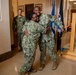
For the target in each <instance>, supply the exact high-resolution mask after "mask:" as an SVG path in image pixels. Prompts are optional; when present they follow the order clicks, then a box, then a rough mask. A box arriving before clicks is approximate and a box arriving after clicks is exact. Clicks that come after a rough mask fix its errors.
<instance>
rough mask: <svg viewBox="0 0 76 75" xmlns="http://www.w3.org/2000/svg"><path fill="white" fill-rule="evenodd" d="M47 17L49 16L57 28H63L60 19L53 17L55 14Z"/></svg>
mask: <svg viewBox="0 0 76 75" xmlns="http://www.w3.org/2000/svg"><path fill="white" fill-rule="evenodd" d="M49 17H50V21H51V22H53V23H54V24H55V26H56V27H57V28H59V29H63V25H62V22H61V21H59V20H58V19H57V18H55V16H49Z"/></svg>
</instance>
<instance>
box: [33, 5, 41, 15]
mask: <svg viewBox="0 0 76 75" xmlns="http://www.w3.org/2000/svg"><path fill="white" fill-rule="evenodd" d="M33 12H34V13H36V14H37V16H39V15H40V7H38V6H35V7H34V10H33Z"/></svg>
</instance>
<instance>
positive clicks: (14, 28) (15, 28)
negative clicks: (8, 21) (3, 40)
mask: <svg viewBox="0 0 76 75" xmlns="http://www.w3.org/2000/svg"><path fill="white" fill-rule="evenodd" d="M13 31H14V32H17V22H16V17H14V19H13Z"/></svg>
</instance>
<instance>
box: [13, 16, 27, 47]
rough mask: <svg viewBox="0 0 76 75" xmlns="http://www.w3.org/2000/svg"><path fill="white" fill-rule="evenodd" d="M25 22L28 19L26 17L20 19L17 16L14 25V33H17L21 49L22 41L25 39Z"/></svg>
mask: <svg viewBox="0 0 76 75" xmlns="http://www.w3.org/2000/svg"><path fill="white" fill-rule="evenodd" d="M25 21H26V19H25V17H24V16H20V17H19V16H16V17H15V18H14V21H13V25H14V28H13V29H14V32H17V35H18V43H19V46H20V47H21V39H22V37H23V33H22V28H23V25H24V23H25Z"/></svg>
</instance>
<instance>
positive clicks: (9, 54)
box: [0, 51, 13, 62]
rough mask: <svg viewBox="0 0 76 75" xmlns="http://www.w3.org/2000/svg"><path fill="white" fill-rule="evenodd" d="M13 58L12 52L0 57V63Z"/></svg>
mask: <svg viewBox="0 0 76 75" xmlns="http://www.w3.org/2000/svg"><path fill="white" fill-rule="evenodd" d="M12 56H13V53H12V51H9V52H6V53H4V54H1V55H0V62H2V61H5V60H7V59H9V58H11V57H12Z"/></svg>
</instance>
